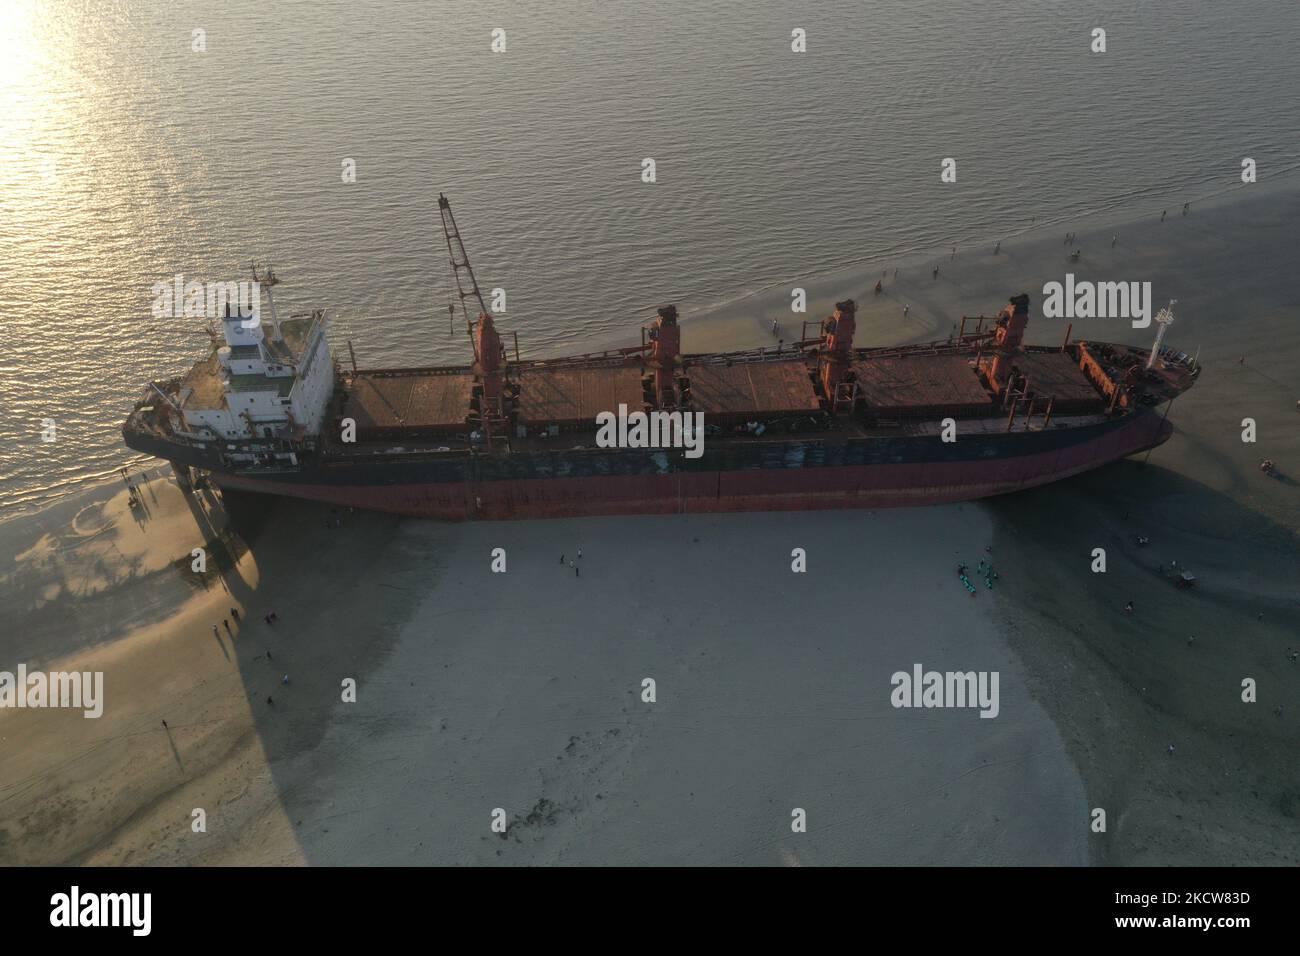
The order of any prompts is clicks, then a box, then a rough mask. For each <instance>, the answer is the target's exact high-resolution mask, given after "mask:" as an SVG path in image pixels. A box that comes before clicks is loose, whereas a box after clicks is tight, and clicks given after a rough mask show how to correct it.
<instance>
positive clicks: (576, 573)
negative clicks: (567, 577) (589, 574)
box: [573, 564, 582, 578]
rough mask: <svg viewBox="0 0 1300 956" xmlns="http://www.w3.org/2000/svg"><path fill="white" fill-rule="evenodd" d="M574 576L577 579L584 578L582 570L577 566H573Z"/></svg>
mask: <svg viewBox="0 0 1300 956" xmlns="http://www.w3.org/2000/svg"><path fill="white" fill-rule="evenodd" d="M573 576H574V577H575V578H580V577H582V568H580V567H578V566H577V565H576V564H575V565H574V566H573Z"/></svg>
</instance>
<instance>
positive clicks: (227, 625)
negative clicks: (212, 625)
mask: <svg viewBox="0 0 1300 956" xmlns="http://www.w3.org/2000/svg"><path fill="white" fill-rule="evenodd" d="M221 624H222V626H223V627H225V629H226V633H227V634H231V635H233V634H234V632H233V631H231V630H230V621H229V620H227V619H226V618H224V617H223V618H222V619H221Z"/></svg>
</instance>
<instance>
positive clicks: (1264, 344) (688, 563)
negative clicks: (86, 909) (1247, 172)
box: [0, 187, 1300, 865]
mask: <svg viewBox="0 0 1300 956" xmlns="http://www.w3.org/2000/svg"><path fill="white" fill-rule="evenodd" d="M1298 213H1300V191H1298V190H1295V189H1278V188H1273V189H1269V190H1265V189H1264V188H1263V187H1261V188H1260V190H1259V192H1258V193H1254V192H1249V191H1247V192H1244V193H1243V192H1238V193H1235V194H1232V195H1228V196H1222V197H1219V198H1217V199H1215V200H1212V201H1207V202H1203V203H1202V202H1198V203H1194V204H1193V206H1192V209H1191V211H1190V214H1189V215H1187V216H1183V215H1181V214H1180V213H1179V210H1177V209H1172V210H1171V211H1170V215H1169V216H1168V218H1167V219H1166V221H1164V222H1161V221H1160V216H1159V211H1158V210H1157V211H1156V212H1155V213H1154V214H1144V216H1143V217H1142V218H1141V219H1140V220H1136V221H1128V222H1123V223H1112V222H1104V223H1102V222H1099V223H1094V224H1083V223H1080V224H1078V225H1077V226H1065V227H1062V228H1061V229H1060V230H1059V234H1055V235H1048V234H1046V233H1035V232H1032V231H1031V232H1030V233H1028V234H1026V235H1024V236H1021V237H1019V238H1016V239H1014V240H1010V241H1005V242H1003V244H1002V246H1001V248H1000V250H999V253H998V254H997V255H994V252H993V241H994V240H995V239H996V237H994V240H991V241H990V242H989V244H988V247H987V248H984V249H979V250H973V249H972V250H964V249H959V250H958V252H957V254H956V255H955V256H954V257H951V258H949V253H948V251H947V250H942V251H938V250H937V251H936V252H935V255H934V257H933V259H914V260H909V261H905V262H900V263H898V264H896V266H895V264H892V263H891V264H889V267H890V272H891V275H890V276H889V277H887V278H886V279H885V281H884V291H883V292H882V294H881V295H880V296H876V295H874V294H873V293H872V291H871V287H872V286H873V285H874V283H875V281H876V280H877V279H878V278H880V277H881V272H882V271H883V270H884V269H885V265H881V266H880V268H879V269H873V270H857V271H856V273H855V274H854V275H847V274H846V275H843V276H826V277H822V278H819V279H818V280H816V281H815V282H813V281H810V282H809V283H808V284H807V286H808V289H809V296H810V307H809V312H808V316H809V317H810V318H812V319H814V320H815V319H817V318H820V316H821V315H823V314H825V312H826V311H827V310H828V309H829V307H830V303H832V302H833V301H834V300H835V299H837V298H843V297H845V296H847V295H852V296H855V297H856V298H857V299H858V300H859V302H860V303H862V310H861V311H860V312H859V344H867V343H870V344H889V343H891V342H901V341H914V340H918V339H925V338H932V337H935V336H936V335H937V336H939V337H942V336H943V335H946V334H947V333H948V330H949V329H950V327H951V326H952V324H953V323H954V322H956V321H957V320H958V319H959V318H960V316H961V315H962V314H963V313H966V314H970V315H974V314H979V313H981V312H982V313H984V314H988V315H991V314H993V313H995V312H996V311H997V310H998V309H999V308H1001V306H1002V305H1003V304H1004V303H1005V302H1006V300H1007V298H1008V297H1009V296H1010V295H1012V294H1015V293H1018V292H1021V291H1029V292H1030V294H1031V296H1032V297H1033V300H1034V308H1033V313H1032V314H1033V316H1034V317H1033V319H1031V323H1030V327H1029V334H1028V340H1029V341H1031V342H1058V341H1060V340H1061V337H1062V335H1063V333H1064V328H1063V325H1064V323H1063V322H1062V321H1061V320H1048V319H1044V318H1042V317H1040V316H1039V313H1038V311H1037V303H1038V301H1039V299H1040V298H1041V295H1040V293H1041V289H1042V286H1043V283H1044V282H1046V281H1049V280H1060V279H1062V278H1063V276H1064V274H1065V272H1066V271H1072V272H1074V273H1075V274H1076V275H1079V276H1080V277H1081V278H1093V277H1096V278H1114V279H1119V278H1126V279H1127V278H1131V279H1149V280H1151V281H1152V282H1153V286H1154V293H1155V297H1156V299H1157V304H1163V303H1164V301H1165V300H1166V299H1169V298H1176V299H1177V300H1178V305H1177V307H1176V310H1177V314H1178V320H1177V322H1176V323H1175V325H1174V327H1173V328H1172V329H1171V331H1170V333H1169V342H1170V343H1171V344H1174V345H1176V346H1177V347H1179V348H1182V349H1186V350H1187V351H1189V352H1190V351H1195V350H1196V349H1198V348H1199V349H1200V360H1201V363H1202V365H1203V366H1204V372H1203V374H1202V376H1201V379H1200V381H1199V382H1198V384H1197V386H1196V387H1195V388H1194V389H1192V390H1191V391H1190V392H1189V393H1188V394H1187V395H1186V396H1184V397H1183V398H1180V399H1179V400H1178V402H1177V403H1176V404H1175V407H1174V408H1173V409H1172V411H1171V413H1170V417H1171V420H1173V421H1174V422H1175V424H1176V426H1177V432H1176V434H1175V436H1174V437H1173V439H1171V441H1170V442H1169V443H1167V444H1166V445H1164V446H1162V447H1161V448H1159V449H1157V450H1155V451H1154V453H1152V454H1151V456H1150V458H1149V460H1148V461H1147V462H1145V463H1142V462H1137V461H1126V462H1122V463H1119V464H1116V465H1113V466H1109V467H1107V468H1105V469H1102V470H1099V471H1097V472H1093V473H1091V474H1088V475H1084V476H1081V477H1079V478H1076V479H1072V480H1069V481H1065V482H1061V483H1059V484H1057V485H1053V486H1050V487H1047V488H1043V489H1039V490H1036V491H1033V492H1030V493H1025V494H1019V495H1014V496H1009V497H1005V498H1001V499H994V500H991V501H987V502H978V503H969V504H962V505H953V506H944V507H936V508H924V509H911V510H897V511H875V512H867V511H857V512H854V511H848V512H840V513H800V514H752V515H725V516H677V517H669V518H635V517H628V518H617V519H604V518H602V519H582V520H571V521H550V522H527V523H499V524H488V523H484V524H474V525H441V524H435V523H428V522H419V521H413V520H402V519H396V518H392V517H388V516H383V515H373V514H363V513H360V512H357V513H345V514H339V515H333V514H331V512H330V510H329V509H328V508H326V507H320V506H315V505H310V504H307V503H303V502H292V501H274V500H270V499H248V498H244V497H240V498H238V499H235V500H230V501H227V502H223V501H222V500H220V499H219V497H217V496H215V495H213V494H211V493H208V492H200V493H198V494H197V495H194V496H186V495H184V494H182V493H181V492H180V491H179V489H178V488H177V487H176V486H175V484H174V483H173V481H172V480H171V479H170V477H169V476H168V474H167V473H166V469H165V468H164V469H153V471H154V475H153V477H152V478H150V479H149V481H148V482H147V484H146V485H145V486H144V491H143V496H142V497H143V502H144V504H143V506H142V508H141V509H140V511H139V512H135V511H133V510H132V509H131V508H129V507H128V505H127V502H126V491H125V490H124V488H123V487H122V484H121V482H120V481H119V482H115V483H111V484H106V485H103V486H101V487H99V488H96V489H93V490H92V491H90V492H87V493H85V494H81V495H78V496H75V497H73V498H70V499H68V500H64V501H61V502H59V503H58V504H57V505H55V506H53V507H51V508H49V509H47V510H45V511H42V512H39V513H37V514H34V515H27V516H22V517H17V518H14V519H12V520H9V521H6V522H4V523H0V557H2V558H3V565H2V566H0V609H2V612H3V617H4V619H5V621H6V622H7V626H6V627H5V629H4V632H3V636H0V670H13V669H15V668H16V667H17V666H18V665H19V664H20V663H21V664H26V665H27V666H28V668H29V669H36V668H41V669H47V670H90V671H102V672H103V673H104V683H105V696H106V700H105V708H104V714H103V716H102V717H101V718H99V719H85V718H83V717H82V715H81V713H80V712H78V711H69V710H58V709H41V710H35V709H24V710H0V863H6V864H30V863H71V864H118V863H134V864H175V863H203V864H223V865H224V864H358V863H360V864H381V863H410V864H497V863H499V864H520V863H523V864H554V863H558V864H674V863H681V864H720V865H728V864H764V865H836V864H907V863H917V864H957V865H961V864H980V863H991V864H1049V865H1083V864H1089V863H1091V864H1103V865H1106V864H1108V865H1127V864H1154V865H1170V864H1172V865H1188V864H1208V865H1234V864H1269V865H1295V864H1296V863H1297V862H1300V761H1298V760H1297V759H1296V755H1295V741H1296V739H1297V732H1298V731H1300V715H1298V714H1297V710H1300V695H1297V693H1296V691H1297V689H1298V688H1300V665H1297V664H1295V663H1292V662H1290V661H1289V660H1288V658H1287V651H1288V648H1289V649H1292V650H1294V649H1296V648H1297V647H1298V646H1300V605H1297V601H1296V593H1297V592H1296V589H1297V581H1300V548H1297V534H1298V533H1300V484H1297V482H1300V408H1298V407H1297V402H1298V401H1300V373H1297V371H1296V369H1297V368H1300V333H1298V332H1297V329H1298V328H1300V325H1298V324H1297V320H1298V319H1300V306H1297V305H1296V303H1297V302H1300V278H1298V277H1297V275H1296V272H1295V270H1294V269H1293V268H1291V267H1290V265H1289V263H1288V262H1287V261H1286V260H1287V259H1288V258H1289V257H1290V256H1291V254H1292V253H1293V251H1294V248H1295V236H1296V228H1295V221H1296V216H1297V214H1298ZM1070 229H1073V230H1074V231H1077V233H1078V239H1077V242H1078V246H1079V247H1080V248H1081V249H1082V250H1083V255H1082V256H1081V259H1080V261H1079V262H1078V263H1070V262H1069V260H1068V259H1067V258H1066V252H1067V247H1066V246H1065V245H1064V244H1063V242H1062V239H1063V237H1064V233H1065V231H1067V230H1070ZM1113 235H1116V236H1118V241H1117V242H1116V244H1115V246H1114V247H1113V248H1112V246H1111V237H1112V236H1113ZM934 265H939V266H940V275H939V277H938V278H937V279H936V278H933V277H932V273H931V269H932V268H933V266H934ZM894 267H896V268H898V270H899V275H898V277H897V278H894V277H893V276H892V269H893V268H894ZM1244 277H1251V278H1250V280H1249V282H1247V280H1246V279H1245V278H1244ZM788 303H789V290H788V289H785V288H782V289H772V290H768V291H766V292H762V293H755V294H754V295H752V296H750V297H747V298H746V299H745V300H743V301H738V302H737V303H732V304H730V305H728V306H725V307H721V308H718V309H715V310H713V311H712V312H711V313H710V314H708V315H704V316H699V317H695V318H691V319H688V320H687V321H686V323H685V324H684V327H683V339H684V348H685V350H686V351H688V352H689V351H704V350H707V349H712V348H719V347H731V348H741V347H750V346H754V345H767V344H775V342H774V338H773V336H772V335H771V332H770V324H771V320H772V318H773V317H775V316H777V315H778V314H780V313H784V315H783V317H782V318H781V321H782V322H793V321H796V320H794V319H792V318H790V312H789V305H788ZM903 305H908V306H910V308H909V312H908V318H907V321H906V322H903V321H902V309H903ZM1074 335H1075V336H1076V337H1079V338H1092V339H1103V340H1111V341H1120V342H1134V343H1141V344H1144V345H1145V344H1149V342H1150V340H1151V338H1152V337H1153V335H1154V329H1151V330H1134V329H1131V328H1130V327H1129V326H1128V324H1127V323H1125V322H1119V321H1116V320H1093V321H1091V322H1084V323H1076V325H1075V328H1074ZM790 337H793V336H792V335H791V336H790ZM1245 417H1251V418H1253V419H1255V420H1256V423H1257V428H1258V435H1259V438H1258V442H1257V443H1255V444H1246V443H1243V442H1242V441H1241V427H1242V426H1241V421H1242V419H1243V418H1245ZM1263 457H1269V458H1272V459H1273V460H1275V461H1276V462H1277V464H1278V467H1279V471H1280V477H1278V478H1269V477H1267V476H1265V475H1263V474H1262V473H1260V471H1259V470H1258V462H1259V459H1261V458H1263ZM336 519H337V520H338V521H339V522H340V526H338V527H331V526H330V524H331V522H332V521H334V520H336ZM1139 534H1140V535H1144V536H1148V537H1149V538H1150V544H1149V545H1147V546H1146V547H1145V548H1140V547H1138V546H1137V544H1136V538H1137V536H1138V535H1139ZM196 547H203V548H205V549H207V551H208V554H209V567H208V570H207V572H206V573H203V574H197V573H195V572H193V571H192V570H191V569H190V561H191V557H190V556H191V553H192V549H193V548H196ZM579 547H581V548H582V552H583V556H582V558H581V559H580V560H581V571H582V573H581V576H580V577H579V576H577V575H575V574H574V573H573V572H572V571H570V570H569V569H568V567H567V561H568V560H569V559H570V558H576V553H577V549H578V548H579ZM1096 547H1103V548H1105V549H1106V550H1107V554H1108V568H1107V571H1106V573H1105V574H1093V573H1092V572H1091V571H1090V569H1089V564H1090V561H1091V552H1092V549H1093V548H1096ZM495 548H503V549H505V552H506V555H507V561H508V568H507V571H506V573H504V574H499V573H493V572H492V570H491V568H490V563H491V554H492V551H493V549H495ZM795 548H803V549H805V551H806V552H807V555H808V571H807V573H802V574H796V573H793V572H792V571H791V551H792V549H795ZM986 548H991V551H990V550H986ZM561 554H563V555H565V559H564V561H565V563H561V562H560V560H559V556H560V555H561ZM990 556H991V559H992V560H993V561H994V563H995V566H996V567H997V568H998V571H999V575H1000V576H999V578H998V580H997V583H996V586H995V587H994V588H993V589H992V590H986V589H985V588H983V587H981V588H979V591H978V593H977V595H976V596H975V597H973V598H972V597H971V596H970V595H968V594H967V593H966V591H965V590H964V588H963V587H962V586H961V585H960V583H959V582H958V580H957V578H956V575H955V573H954V569H955V567H956V565H957V564H958V563H959V562H963V561H964V562H966V563H968V564H972V565H973V564H974V563H975V561H978V560H979V559H981V558H988V557H990ZM1174 560H1176V561H1178V562H1179V565H1180V566H1181V567H1185V568H1188V569H1190V570H1192V571H1193V572H1194V573H1195V574H1196V575H1197V578H1198V582H1197V585H1196V587H1195V588H1193V589H1192V590H1190V591H1182V590H1178V589H1176V588H1175V587H1174V586H1173V584H1172V583H1171V582H1170V580H1168V578H1167V576H1166V575H1164V574H1162V573H1161V572H1160V571H1158V570H1157V567H1158V566H1160V565H1167V564H1168V563H1169V562H1170V561H1174ZM1130 600H1131V601H1133V602H1134V605H1135V610H1134V613H1133V614H1131V615H1126V614H1124V613H1123V611H1122V607H1123V605H1124V603H1125V602H1126V601H1130ZM231 608H237V609H239V612H240V617H241V621H240V622H236V621H234V620H233V619H232V615H231V610H230V609H231ZM271 610H274V611H275V612H276V613H277V614H278V621H277V623H275V624H274V625H271V624H267V623H266V622H265V621H264V619H263V615H265V614H266V613H268V612H269V611H271ZM223 619H225V620H227V621H229V623H230V624H231V625H232V626H231V629H230V632H229V633H227V631H226V630H225V628H224V627H223V626H222V623H221V622H222V620H223ZM214 624H215V625H217V627H218V630H217V633H216V634H214V633H213V631H212V626H213V625H214ZM1189 638H1190V639H1191V640H1190V642H1189ZM916 663H920V664H922V665H923V666H924V667H926V668H927V669H931V668H933V669H936V670H940V671H947V670H962V671H965V670H977V671H997V672H998V673H999V674H1000V676H1001V683H1000V686H1001V701H1000V712H999V714H998V716H997V718H996V719H989V720H986V719H980V717H979V715H978V713H977V712H976V711H974V710H970V709H966V710H918V709H896V708H894V707H892V706H891V704H890V690H891V687H890V675H891V674H892V673H894V672H895V671H900V670H903V671H906V670H910V669H911V667H912V666H913V664H916ZM285 675H287V676H288V679H289V680H288V683H287V684H286V683H283V682H282V680H283V678H284V676H285ZM647 678H650V679H652V680H653V681H654V682H655V695H656V699H655V700H654V701H653V702H647V701H645V700H644V699H643V686H644V684H643V682H644V681H645V679H647ZM1244 678H1251V679H1253V680H1254V681H1255V682H1256V683H1257V686H1258V695H1259V699H1258V701H1257V702H1256V703H1252V704H1247V703H1243V702H1242V701H1241V681H1242V680H1243V679H1244ZM349 680H352V681H355V683H356V689H357V692H356V701H355V703H352V702H345V701H344V700H343V695H344V684H345V682H347V681H349ZM269 698H270V699H269ZM1279 705H1281V711H1280V712H1278V707H1279ZM164 721H166V725H165V726H164V724H163V722H164ZM1171 744H1172V745H1173V746H1174V752H1173V753H1172V754H1170V753H1169V752H1168V747H1169V746H1170V745H1171ZM196 808H201V809H202V810H203V811H204V814H205V817H206V832H195V831H194V829H193V827H192V825H191V824H192V821H193V819H194V811H195V809H196ZM497 808H500V809H501V810H504V811H505V814H506V819H507V821H508V823H509V826H508V829H507V830H506V832H505V833H504V834H498V833H495V832H493V831H492V829H491V823H492V814H493V811H494V810H496V809H497ZM796 808H799V809H803V810H804V811H806V815H807V828H806V832H802V833H795V832H792V830H791V819H792V812H793V811H794V810H795V809H796ZM1093 808H1102V809H1104V810H1105V811H1106V816H1107V821H1108V822H1107V829H1106V832H1104V833H1094V832H1092V830H1091V829H1090V827H1089V823H1090V820H1091V813H1090V811H1091V810H1092V809H1093Z"/></svg>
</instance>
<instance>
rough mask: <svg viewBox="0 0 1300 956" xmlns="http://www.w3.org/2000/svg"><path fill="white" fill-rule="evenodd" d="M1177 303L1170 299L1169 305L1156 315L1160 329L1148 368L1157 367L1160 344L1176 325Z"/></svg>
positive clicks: (1152, 347)
mask: <svg viewBox="0 0 1300 956" xmlns="http://www.w3.org/2000/svg"><path fill="white" fill-rule="evenodd" d="M1177 301H1178V300H1177V299H1170V300H1169V304H1168V305H1167V306H1165V307H1164V308H1163V309H1161V310H1160V311H1159V312H1158V313H1156V322H1157V323H1158V324H1159V326H1160V329H1159V331H1157V332H1156V341H1155V344H1154V345H1152V346H1151V354H1150V355H1148V356H1147V368H1151V367H1152V366H1153V365H1155V364H1156V360H1157V359H1158V358H1159V357H1160V343H1161V342H1162V341H1163V340H1164V337H1165V333H1166V332H1167V331H1169V326H1171V325H1173V324H1174V303H1175V302H1177Z"/></svg>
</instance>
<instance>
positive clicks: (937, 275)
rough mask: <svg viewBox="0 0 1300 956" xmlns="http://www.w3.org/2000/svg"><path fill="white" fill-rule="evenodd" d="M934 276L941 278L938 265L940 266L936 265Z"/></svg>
mask: <svg viewBox="0 0 1300 956" xmlns="http://www.w3.org/2000/svg"><path fill="white" fill-rule="evenodd" d="M934 277H935V278H936V279H937V278H939V267H938V266H935V267H934Z"/></svg>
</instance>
